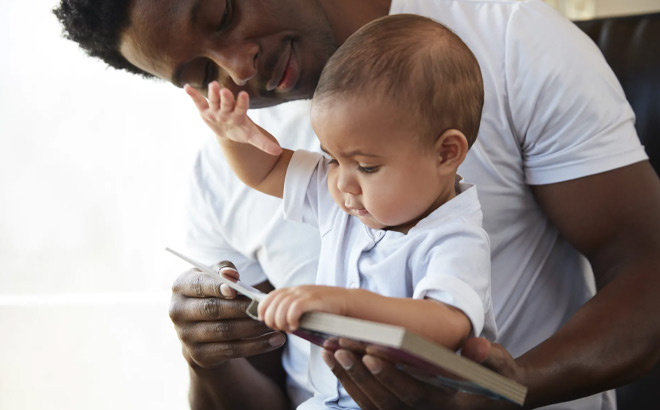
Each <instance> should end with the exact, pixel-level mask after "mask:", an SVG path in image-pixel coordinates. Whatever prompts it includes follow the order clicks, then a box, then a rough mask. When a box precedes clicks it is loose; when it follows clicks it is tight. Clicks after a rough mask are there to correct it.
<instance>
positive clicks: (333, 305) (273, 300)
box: [259, 285, 350, 332]
mask: <svg viewBox="0 0 660 410" xmlns="http://www.w3.org/2000/svg"><path fill="white" fill-rule="evenodd" d="M349 302H350V298H349V295H348V289H345V288H340V287H335V286H320V285H305V286H295V287H292V288H281V289H276V290H274V291H272V292H270V293H269V294H268V296H267V297H266V298H265V299H264V300H262V301H261V302H259V319H261V320H263V321H264V322H265V323H266V326H268V327H270V328H272V329H275V330H282V331H285V332H293V331H294V330H296V329H298V326H299V325H300V317H301V316H302V315H303V313H305V312H309V311H320V312H327V313H334V314H337V315H346V314H347V312H348V311H349V308H348V304H349Z"/></svg>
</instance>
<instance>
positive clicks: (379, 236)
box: [283, 150, 497, 410]
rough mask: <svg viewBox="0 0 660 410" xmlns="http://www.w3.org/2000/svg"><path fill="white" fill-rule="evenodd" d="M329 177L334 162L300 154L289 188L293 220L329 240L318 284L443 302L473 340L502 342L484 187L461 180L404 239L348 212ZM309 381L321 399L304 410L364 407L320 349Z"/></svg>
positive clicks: (287, 205) (287, 209) (287, 203)
mask: <svg viewBox="0 0 660 410" xmlns="http://www.w3.org/2000/svg"><path fill="white" fill-rule="evenodd" d="M328 172H329V159H328V158H326V157H324V156H323V155H321V154H318V153H312V152H309V151H304V150H297V151H295V153H294V154H293V157H292V158H291V161H290V163H289V166H288V168H287V171H286V178H285V183H284V197H283V198H284V199H283V200H284V216H285V218H287V219H290V220H293V221H296V222H301V223H307V224H309V225H311V226H314V227H317V228H318V230H319V234H320V236H321V253H320V258H319V268H318V271H317V276H316V281H315V283H316V284H318V285H326V286H340V287H344V288H361V289H366V290H370V291H372V292H375V293H378V294H381V295H384V296H389V297H396V298H414V299H424V298H431V299H435V300H437V301H440V302H443V303H445V304H447V305H449V306H453V307H455V308H457V309H460V310H461V311H462V312H463V313H465V315H466V316H467V317H468V319H469V320H470V322H471V324H472V334H473V335H477V336H482V337H486V338H487V339H489V340H494V339H495V335H496V332H497V330H496V325H495V317H494V316H493V310H492V303H491V296H490V246H489V241H488V235H487V234H486V232H485V231H484V230H483V228H482V227H481V224H482V213H481V206H480V205H479V199H478V197H477V188H476V187H475V186H474V185H472V184H468V183H464V182H461V181H460V178H457V180H456V192H457V195H456V197H454V198H452V199H451V200H449V201H447V202H445V203H444V204H442V205H441V206H439V207H438V208H437V209H435V210H434V211H433V212H431V213H430V214H429V215H428V216H426V217H425V218H423V219H421V220H420V221H419V222H417V224H416V225H415V226H414V227H412V228H411V229H410V230H409V231H408V232H407V233H406V234H404V233H401V232H396V231H392V230H383V229H371V228H369V227H367V226H366V225H364V224H362V222H360V220H359V219H358V218H357V217H355V216H352V215H349V214H348V213H346V212H344V211H343V210H342V209H341V208H340V207H339V206H338V205H337V204H336V203H335V201H334V199H333V198H332V194H331V193H330V191H329V189H328ZM410 321H411V323H414V321H415V318H412V317H411V318H410ZM309 378H310V381H311V385H312V387H313V388H314V393H315V397H314V398H312V399H310V400H309V401H307V402H305V403H304V404H303V405H302V406H301V407H300V409H305V410H307V409H310V410H311V409H325V408H333V409H334V408H337V409H349V408H351V409H352V408H357V407H358V406H357V404H356V403H355V402H354V401H353V400H352V399H351V397H350V396H349V395H348V393H347V392H346V390H345V389H344V388H343V387H342V386H341V384H340V383H339V382H338V381H337V378H336V377H335V376H334V375H333V374H332V372H331V371H330V369H329V368H328V366H326V365H325V363H323V361H322V359H321V348H320V347H318V346H315V345H313V346H311V357H310V371H309Z"/></svg>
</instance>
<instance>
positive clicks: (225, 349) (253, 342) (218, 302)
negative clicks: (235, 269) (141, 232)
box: [170, 265, 286, 368]
mask: <svg viewBox="0 0 660 410" xmlns="http://www.w3.org/2000/svg"><path fill="white" fill-rule="evenodd" d="M219 267H220V266H219V265H216V266H215V267H214V269H216V270H217V269H218V268H219ZM220 285H221V283H220V281H218V280H217V279H215V278H214V277H213V276H211V275H209V274H206V273H203V272H200V271H198V270H194V269H192V270H189V271H187V272H184V273H183V274H181V276H179V277H178V278H177V280H176V282H175V283H174V285H173V287H172V299H171V303H170V318H171V319H172V322H174V327H175V328H176V331H177V334H178V336H179V339H181V342H182V345H183V354H184V357H185V358H186V360H187V361H188V363H189V364H190V365H191V366H199V367H202V368H213V367H216V366H219V365H221V364H222V363H224V362H225V361H227V360H229V359H234V358H239V357H250V356H254V355H257V354H261V353H265V352H269V351H272V350H275V349H277V348H279V347H281V346H282V345H283V344H284V343H285V341H286V337H285V336H284V334H282V333H279V332H273V330H272V329H269V328H268V327H266V326H265V325H264V324H263V323H262V322H259V321H256V320H253V319H250V318H249V317H248V316H247V315H246V313H245V310H246V309H247V307H248V305H249V304H250V301H249V300H248V299H247V298H244V297H236V298H231V299H227V298H225V297H223V295H222V292H221V287H220Z"/></svg>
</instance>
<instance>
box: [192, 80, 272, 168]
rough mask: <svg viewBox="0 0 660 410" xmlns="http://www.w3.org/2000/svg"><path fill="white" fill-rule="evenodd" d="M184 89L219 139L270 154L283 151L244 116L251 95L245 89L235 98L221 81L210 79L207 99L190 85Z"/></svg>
mask: <svg viewBox="0 0 660 410" xmlns="http://www.w3.org/2000/svg"><path fill="white" fill-rule="evenodd" d="M183 89H184V90H185V91H186V93H187V94H188V95H189V96H190V98H192V100H193V102H194V103H195V106H196V107H197V110H198V111H199V114H200V115H201V117H202V119H203V120H204V122H205V123H206V125H208V126H209V128H211V130H213V132H214V133H215V135H216V136H218V138H226V139H229V140H232V141H236V142H240V143H244V144H251V145H254V146H255V147H257V148H259V149H260V150H262V151H264V152H266V153H268V154H271V155H280V154H281V153H282V148H281V147H280V146H279V145H278V144H277V142H275V141H273V140H272V139H270V138H268V137H267V136H266V135H264V133H263V132H262V131H261V128H259V127H258V126H257V125H256V124H255V123H254V122H252V120H251V119H250V117H248V116H247V110H248V108H250V97H249V96H248V94H247V93H246V92H245V91H241V92H239V93H238V95H237V97H236V98H235V99H234V94H233V93H232V92H231V91H230V90H229V89H227V88H222V89H221V88H220V84H218V82H217V81H213V82H211V83H210V84H209V88H208V101H207V99H206V98H204V96H203V95H202V94H201V93H200V92H199V91H198V90H196V89H194V88H193V87H191V86H190V85H188V84H186V85H185V86H184V87H183Z"/></svg>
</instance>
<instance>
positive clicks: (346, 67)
mask: <svg viewBox="0 0 660 410" xmlns="http://www.w3.org/2000/svg"><path fill="white" fill-rule="evenodd" d="M355 96H366V98H370V99H374V101H378V99H379V98H388V99H389V100H390V101H391V102H393V103H394V104H396V105H398V106H400V107H401V109H402V110H404V112H405V111H406V110H407V111H408V112H411V114H412V115H414V117H413V120H414V121H415V123H416V124H419V127H420V132H421V133H422V135H423V136H424V137H428V138H431V139H432V140H431V143H432V142H434V141H435V139H436V138H437V137H438V136H440V135H441V134H442V133H443V132H444V131H446V130H448V129H452V128H453V129H458V130H460V131H461V132H463V134H465V137H466V138H467V140H468V145H469V146H471V145H472V143H473V142H474V140H475V139H476V137H477V133H478V132H479V123H480V122H481V110H482V107H483V103H484V90H483V80H482V77H481V70H480V69H479V63H478V62H477V59H476V58H475V57H474V54H472V51H470V49H469V48H468V47H467V46H466V45H465V43H463V41H462V40H461V39H460V38H459V37H458V36H457V35H456V34H454V33H453V32H452V31H451V30H449V29H448V28H447V27H445V26H443V25H442V24H440V23H438V22H436V21H434V20H431V19H429V18H426V17H422V16H418V15H412V14H397V15H391V16H386V17H382V18H379V19H377V20H374V21H372V22H370V23H368V24H367V25H365V26H364V27H362V28H361V29H359V30H358V31H357V32H355V33H354V34H353V35H352V36H350V37H349V38H348V39H347V40H346V42H345V43H344V44H343V45H342V46H341V47H340V48H339V49H338V50H337V52H335V53H334V54H333V56H332V57H331V58H330V59H329V60H328V63H327V64H326V66H325V68H324V69H323V72H322V73H321V78H320V79H319V83H318V86H317V88H316V91H315V93H314V101H315V102H317V101H318V102H320V101H323V100H325V99H327V98H329V97H331V98H336V97H339V98H345V97H349V98H352V97H355Z"/></svg>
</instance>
